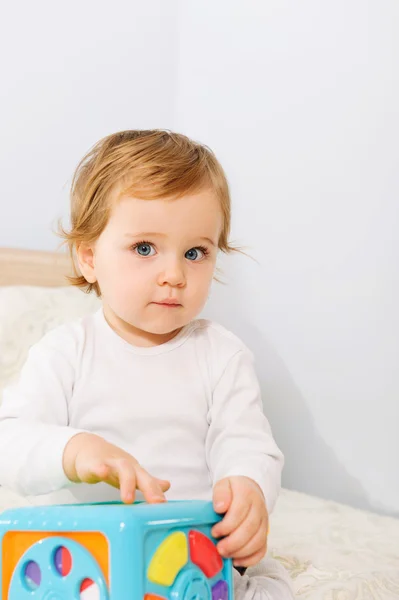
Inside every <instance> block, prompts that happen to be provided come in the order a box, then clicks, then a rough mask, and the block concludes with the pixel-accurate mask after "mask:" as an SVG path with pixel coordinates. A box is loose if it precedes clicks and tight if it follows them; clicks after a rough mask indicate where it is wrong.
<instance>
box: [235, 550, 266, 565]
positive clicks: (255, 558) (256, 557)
mask: <svg viewBox="0 0 399 600" xmlns="http://www.w3.org/2000/svg"><path fill="white" fill-rule="evenodd" d="M264 556H265V553H264V551H263V550H261V551H259V552H256V554H252V555H251V556H246V557H245V558H239V559H237V560H235V561H233V564H234V566H235V567H253V566H254V565H257V564H258V563H259V562H260V561H261V560H262V558H263V557H264Z"/></svg>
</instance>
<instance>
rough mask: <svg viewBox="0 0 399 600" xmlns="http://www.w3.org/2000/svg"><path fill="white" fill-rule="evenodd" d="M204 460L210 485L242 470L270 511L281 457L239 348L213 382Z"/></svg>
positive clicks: (246, 354) (250, 368)
mask: <svg viewBox="0 0 399 600" xmlns="http://www.w3.org/2000/svg"><path fill="white" fill-rule="evenodd" d="M208 420H209V429H208V435H207V441H206V454H207V462H208V466H209V468H210V471H211V476H212V481H213V484H215V483H216V482H217V481H219V480H220V479H223V478H225V477H231V476H234V475H243V476H246V477H250V478H251V479H253V480H254V481H255V482H256V483H257V484H258V485H259V486H260V488H261V489H262V491H263V494H264V496H265V500H266V506H267V509H268V511H269V513H271V512H272V510H273V508H274V506H275V503H276V500H277V496H278V494H279V491H280V488H281V472H282V468H283V464H284V457H283V454H282V453H281V451H280V450H279V448H278V446H277V444H276V442H275V441H274V439H273V436H272V433H271V429H270V425H269V422H268V420H267V418H266V416H265V415H264V413H263V407H262V400H261V394H260V388H259V383H258V379H257V376H256V373H255V369H254V365H253V359H252V354H251V353H250V351H249V350H248V349H246V348H244V349H242V350H239V351H238V352H237V353H236V354H235V355H234V356H233V357H232V358H231V359H230V361H229V363H228V364H227V367H226V368H225V370H224V372H223V374H222V376H221V377H220V379H219V381H218V382H217V384H216V386H215V388H214V391H213V398H212V405H211V408H210V411H209V414H208Z"/></svg>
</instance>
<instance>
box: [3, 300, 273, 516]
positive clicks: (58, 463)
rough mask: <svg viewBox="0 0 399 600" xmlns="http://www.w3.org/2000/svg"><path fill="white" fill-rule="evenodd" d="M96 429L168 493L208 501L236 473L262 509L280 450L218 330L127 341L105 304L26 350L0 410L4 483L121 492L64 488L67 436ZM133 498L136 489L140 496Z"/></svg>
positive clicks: (231, 341)
mask: <svg viewBox="0 0 399 600" xmlns="http://www.w3.org/2000/svg"><path fill="white" fill-rule="evenodd" d="M81 431H87V432H92V433H95V434H97V435H100V436H102V437H103V438H105V439H106V440H107V441H109V442H111V443H113V444H116V445H117V446H119V447H121V448H123V449H124V450H125V451H127V452H129V453H130V454H132V455H133V456H134V457H135V458H136V459H137V460H138V461H139V462H140V463H141V464H142V466H143V467H145V468H146V469H147V470H148V471H149V472H150V473H151V474H152V475H154V476H156V477H159V478H162V479H168V480H170V481H171V489H170V491H169V492H168V493H167V495H166V496H167V498H168V499H191V498H192V499H206V500H210V499H211V497H212V488H213V485H214V484H215V483H216V482H217V481H218V480H220V479H222V478H224V477H228V476H232V475H245V476H247V477H251V478H252V479H254V480H255V481H256V482H257V483H258V484H259V485H260V487H261V489H262V490H263V493H264V495H265V499H266V503H267V507H268V509H269V512H271V510H272V509H273V507H274V504H275V501H276V498H277V495H278V491H279V488H280V481H281V470H282V466H283V456H282V454H281V452H280V450H279V449H278V447H277V445H276V443H275V441H274V439H273V437H272V434H271V431H270V426H269V423H268V421H267V419H266V417H265V416H264V414H263V409H262V403H261V397H260V391H259V385H258V380H257V377H256V374H255V371H254V367H253V360H252V355H251V353H250V352H249V350H248V349H247V348H246V346H245V345H244V344H243V343H242V342H241V341H240V340H239V339H238V338H237V337H236V336H234V335H233V334H232V333H230V332H228V331H227V330H226V329H224V328H223V327H221V326H220V325H218V324H216V323H213V322H211V321H208V320H204V319H200V320H196V321H193V322H191V323H189V324H188V325H187V326H186V327H184V328H183V329H182V330H181V331H180V332H179V333H178V335H177V336H176V337H174V338H173V339H172V340H170V341H169V342H167V343H165V344H162V345H159V346H153V347H137V346H132V345H131V344H129V343H128V342H126V341H125V340H123V339H122V338H121V337H120V336H118V335H117V334H116V333H115V332H114V331H113V330H112V328H111V327H110V326H109V325H108V323H107V321H106V320H105V318H104V314H103V311H102V310H99V311H98V312H96V313H94V314H93V315H90V316H87V317H84V318H82V319H80V320H79V321H75V322H74V323H70V324H66V325H62V326H60V327H57V328H56V329H54V330H52V331H51V332H49V333H48V334H47V335H45V336H44V338H43V339H42V340H41V341H40V342H38V343H37V344H36V345H35V346H33V347H32V348H31V350H30V352H29V355H28V359H27V361H26V363H25V365H24V367H23V369H22V372H21V375H20V378H19V381H18V382H17V383H16V384H15V385H13V386H11V387H9V388H8V389H6V391H5V392H4V397H3V403H2V406H1V407H0V485H3V486H6V487H9V488H11V489H14V490H16V491H17V492H19V493H22V494H24V495H28V496H37V495H40V496H41V497H40V503H58V502H79V503H80V502H94V501H106V500H113V499H118V498H119V492H118V490H115V489H114V488H112V487H111V486H108V485H106V484H97V485H89V484H72V483H71V482H70V481H69V480H68V479H67V477H66V475H65V473H64V471H63V467H62V457H63V452H64V449H65V446H66V444H67V443H68V441H69V440H70V439H71V438H72V437H73V436H74V435H76V433H78V432H81ZM138 497H140V495H139V496H138Z"/></svg>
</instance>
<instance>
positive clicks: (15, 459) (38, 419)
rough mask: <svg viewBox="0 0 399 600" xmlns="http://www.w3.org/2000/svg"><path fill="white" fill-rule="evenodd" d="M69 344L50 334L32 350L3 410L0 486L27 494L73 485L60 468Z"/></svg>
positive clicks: (67, 432) (68, 431)
mask: <svg viewBox="0 0 399 600" xmlns="http://www.w3.org/2000/svg"><path fill="white" fill-rule="evenodd" d="M69 346H70V340H65V344H64V339H63V338H61V340H58V339H55V336H54V335H53V334H52V333H50V334H48V335H47V336H45V337H44V338H43V339H42V340H41V341H40V342H39V343H37V344H36V345H34V346H33V347H32V348H31V350H30V352H29V355H28V358H27V361H26V363H25V365H24V366H23V368H22V371H21V374H20V378H19V380H18V382H17V383H16V384H14V385H12V386H10V387H9V388H7V389H6V390H5V392H4V395H3V402H2V405H1V407H0V485H3V486H6V487H9V488H11V489H14V490H15V491H17V492H19V493H20V494H24V495H36V494H45V493H49V492H52V491H55V490H59V489H61V488H63V487H65V486H66V485H68V484H69V483H70V481H69V480H68V478H67V477H66V475H65V473H64V471H63V468H62V455H63V451H64V448H65V446H66V444H67V443H68V441H69V440H70V439H71V438H72V437H73V436H74V435H76V434H77V433H79V432H80V430H76V429H73V428H71V427H68V400H69V398H70V396H71V393H72V387H73V383H74V380H75V367H74V364H73V363H74V361H71V360H70V355H73V348H70V347H69Z"/></svg>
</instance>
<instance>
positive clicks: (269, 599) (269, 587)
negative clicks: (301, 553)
mask: <svg viewBox="0 0 399 600" xmlns="http://www.w3.org/2000/svg"><path fill="white" fill-rule="evenodd" d="M233 575H234V600H293V598H294V593H293V591H292V587H291V582H290V577H289V575H288V573H287V571H286V570H285V569H284V567H283V566H282V565H281V564H280V563H279V562H277V561H276V560H274V559H273V558H269V557H266V558H264V559H263V560H262V561H261V562H260V563H259V564H258V565H256V566H255V567H249V568H248V569H247V570H246V572H245V573H244V575H240V574H239V573H238V571H236V570H235V569H233Z"/></svg>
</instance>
